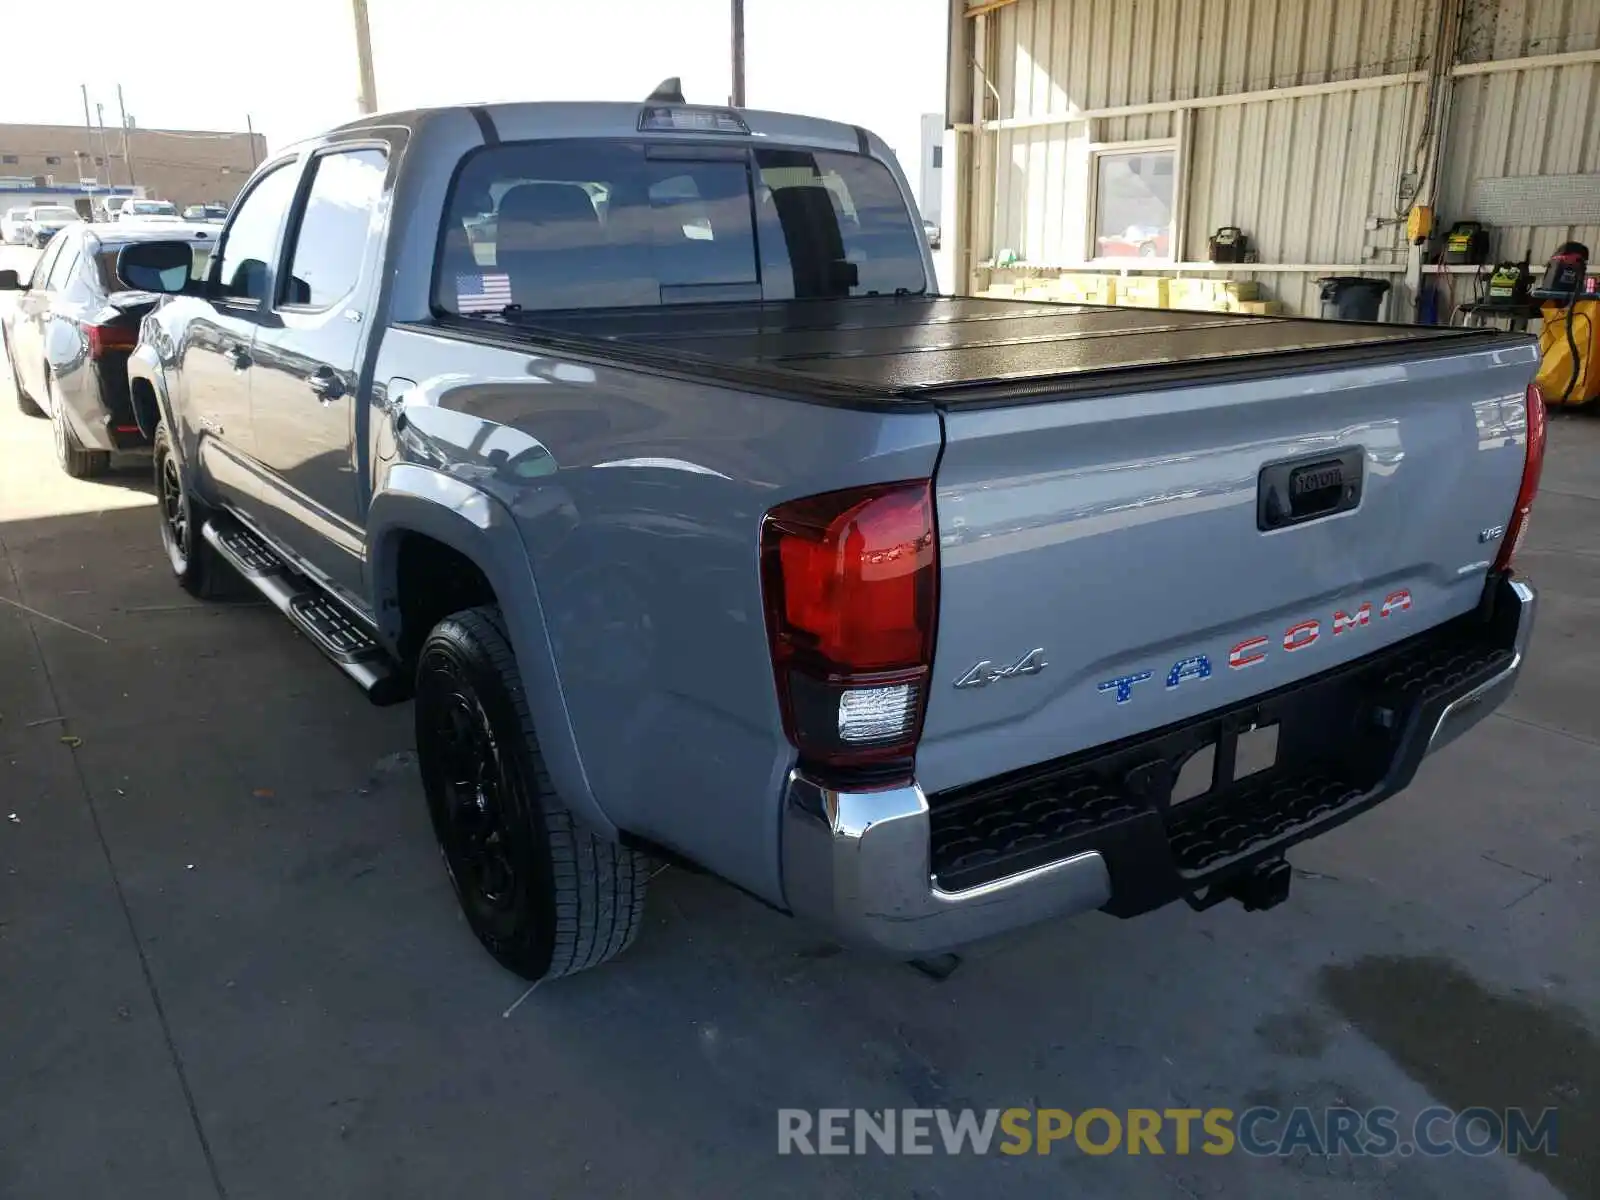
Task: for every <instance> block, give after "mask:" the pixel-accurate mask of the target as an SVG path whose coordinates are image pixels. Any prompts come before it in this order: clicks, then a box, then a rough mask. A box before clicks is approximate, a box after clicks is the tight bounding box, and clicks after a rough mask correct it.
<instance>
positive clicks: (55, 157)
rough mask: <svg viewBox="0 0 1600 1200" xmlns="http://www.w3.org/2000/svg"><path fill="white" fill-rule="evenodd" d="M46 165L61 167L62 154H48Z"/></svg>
mask: <svg viewBox="0 0 1600 1200" xmlns="http://www.w3.org/2000/svg"><path fill="white" fill-rule="evenodd" d="M44 165H45V166H47V167H59V166H60V165H61V155H59V154H46V155H45V156H44Z"/></svg>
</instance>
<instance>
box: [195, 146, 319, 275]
mask: <svg viewBox="0 0 1600 1200" xmlns="http://www.w3.org/2000/svg"><path fill="white" fill-rule="evenodd" d="M299 174H300V172H299V171H298V170H297V164H296V163H293V162H288V163H284V164H283V165H282V166H281V167H274V168H273V169H272V171H270V172H269V173H268V174H266V175H264V176H262V177H261V179H260V180H259V181H258V182H257V183H256V185H255V187H253V188H251V189H250V192H249V194H248V195H247V196H245V198H244V199H243V201H241V202H240V204H239V208H238V210H237V211H236V212H235V213H234V217H233V223H232V224H231V225H229V226H228V231H227V233H226V235H225V236H224V240H223V243H222V261H221V262H220V263H219V264H218V271H217V276H216V278H217V284H218V288H219V291H220V293H221V296H222V298H223V299H226V300H253V301H257V302H260V301H264V300H266V299H267V296H268V294H269V291H270V288H271V280H272V255H273V251H274V250H275V249H276V248H277V245H278V231H279V230H280V229H281V228H282V227H283V218H284V215H285V214H286V213H287V212H288V211H289V205H290V203H291V202H292V201H293V200H294V189H295V183H296V181H297V180H298V178H299Z"/></svg>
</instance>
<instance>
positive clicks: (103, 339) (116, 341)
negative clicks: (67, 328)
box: [83, 325, 139, 358]
mask: <svg viewBox="0 0 1600 1200" xmlns="http://www.w3.org/2000/svg"><path fill="white" fill-rule="evenodd" d="M83 331H84V333H85V334H86V335H87V336H88V338H89V357H90V358H104V357H105V356H106V355H107V354H110V353H112V352H113V351H121V352H127V351H131V350H132V349H133V348H134V347H135V346H137V345H138V344H139V334H138V331H137V330H133V329H129V328H128V327H127V326H126V325H85V326H84V327H83Z"/></svg>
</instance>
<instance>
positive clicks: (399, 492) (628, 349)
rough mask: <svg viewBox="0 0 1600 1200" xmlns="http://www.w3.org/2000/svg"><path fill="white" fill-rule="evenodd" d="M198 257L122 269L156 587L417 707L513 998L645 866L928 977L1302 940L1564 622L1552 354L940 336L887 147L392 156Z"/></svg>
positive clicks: (1243, 321) (1181, 325) (515, 115)
mask: <svg viewBox="0 0 1600 1200" xmlns="http://www.w3.org/2000/svg"><path fill="white" fill-rule="evenodd" d="M163 245H164V244H163V243H161V242H145V243H142V244H138V245H130V246H129V247H127V248H126V249H124V250H123V251H122V252H121V257H122V262H121V264H120V274H121V275H122V277H123V278H124V279H126V280H128V281H129V283H130V286H135V287H140V288H145V289H148V290H149V291H151V292H153V293H160V294H162V295H163V296H164V297H165V299H164V300H163V302H162V303H161V304H160V306H159V307H158V308H156V309H155V310H154V311H153V312H151V313H150V314H149V315H148V316H146V317H145V319H144V321H143V327H142V332H141V340H140V344H139V346H138V348H137V351H136V352H135V353H134V355H133V359H132V364H131V366H130V374H131V378H132V389H133V393H132V394H133V396H134V399H135V405H136V409H137V415H138V419H139V421H140V422H141V423H142V426H143V427H144V428H145V429H146V431H147V432H148V434H149V436H150V437H151V438H152V439H153V442H154V447H155V472H156V479H157V483H158V490H159V496H160V513H161V536H162V539H163V544H164V546H165V549H166V554H167V557H168V558H169V559H170V561H171V565H172V570H173V572H174V573H175V574H176V576H177V578H178V579H179V581H181V583H182V584H183V586H184V587H186V588H188V589H190V590H191V591H193V592H195V593H197V594H200V595H208V594H211V593H213V592H216V591H219V590H221V589H223V588H225V587H227V586H230V585H237V583H238V581H239V577H242V578H243V579H244V580H245V581H248V583H249V584H250V585H252V586H253V587H254V588H255V589H256V590H257V591H259V592H260V593H261V594H262V595H263V596H265V597H266V598H267V599H268V600H269V601H271V602H272V603H273V604H274V605H276V606H277V607H278V608H279V609H280V610H282V612H283V613H284V614H285V615H286V617H287V618H288V620H289V621H290V622H292V624H293V625H294V626H295V627H297V628H298V629H299V631H300V632H301V633H302V634H304V636H306V637H307V638H309V639H310V641H311V642H312V643H314V644H315V645H316V646H317V647H318V648H319V649H320V650H321V651H322V652H323V653H324V654H325V655H326V656H327V657H328V658H330V659H331V660H332V661H333V662H334V663H335V664H337V666H338V667H339V668H340V669H342V670H343V671H344V673H345V674H346V675H348V676H349V677H350V678H351V679H353V680H354V681H355V682H356V683H357V684H358V685H359V686H360V687H361V688H363V689H364V690H365V691H366V692H367V693H368V695H369V696H370V697H371V698H372V699H373V700H374V701H375V702H378V703H394V702H399V701H405V700H413V701H414V706H415V708H414V711H415V729H416V746H417V755H418V764H419V768H420V773H421V778H422V784H423V788H424V791H425V794H426V797H427V803H428V806H429V809H430V812H431V816H432V821H433V826H434V829H435V831H436V833H437V835H438V839H439V843H440V846H441V848H442V851H443V857H444V861H445V864H446V866H447V868H448V872H449V876H450V879H451V880H452V882H453V884H454V887H455V889H456V892H457V895H458V897H459V900H460V903H461V905H462V907H463V909H464V911H465V913H466V916H467V919H468V922H469V923H470V925H471V928H472V929H473V931H474V932H475V933H476V934H477V936H478V937H479V939H480V940H481V941H482V942H483V944H484V945H485V947H487V949H488V950H489V951H490V952H491V953H493V954H494V956H495V957H496V958H497V959H499V961H500V962H502V963H503V964H505V965H506V966H507V967H509V968H510V969H512V970H514V971H516V972H519V973H521V974H522V975H524V976H527V977H529V978H533V979H540V978H546V977H552V976H557V975H561V974H565V973H569V972H572V971H576V970H580V969H582V968H585V967H589V966H593V965H595V964H597V963H599V962H601V961H603V960H605V959H607V958H609V957H610V956H612V955H613V954H615V953H616V952H618V951H619V950H621V949H622V948H623V947H625V946H626V945H627V944H628V943H629V941H630V940H631V939H632V938H633V936H634V934H635V932H636V931H637V929H638V928H639V925H640V923H641V919H642V911H643V903H644V894H645V886H646V881H647V878H648V876H649V874H650V870H651V867H650V864H651V863H654V862H669V863H678V864H683V865H690V866H693V867H694V868H696V869H700V870H703V871H705V872H708V873H710V874H712V875H715V876H717V877H720V878H721V879H724V880H726V881H729V882H731V883H732V884H734V885H736V886H737V887H739V888H741V889H743V890H744V891H746V892H747V893H749V894H751V895H754V896H756V897H758V898H760V899H761V900H763V901H765V902H766V903H768V904H770V905H772V906H774V907H777V908H779V909H781V910H784V911H786V912H789V913H793V914H795V915H797V916H801V917H804V918H808V919H812V920H816V921H819V922H821V923H823V924H824V925H826V926H827V927H828V928H830V929H831V930H833V931H834V933H835V935H836V936H837V937H838V938H839V939H840V940H843V941H849V942H852V943H857V944H862V945H866V946H869V947H876V948H878V949H880V950H882V951H886V952H888V953H891V954H894V955H897V956H900V957H902V958H905V959H910V960H922V959H928V958H931V957H933V956H936V955H940V954H943V953H944V952H946V951H949V950H951V949H952V948H955V947H959V946H962V945H964V944H967V943H970V942H972V941H974V940H977V939H981V938H985V937H987V936H990V935H993V934H997V933H1000V932H1002V931H1005V930H1008V929H1012V928H1015V927H1019V926H1022V925H1025V924H1028V923H1031V922H1037V921H1042V920H1045V919H1048V918H1056V917H1062V916H1066V915H1068V914H1073V913H1081V912H1086V911H1089V910H1095V909H1099V910H1103V911H1106V912H1108V913H1111V914H1114V915H1117V916H1122V917H1127V916H1133V915H1136V914H1139V913H1143V912H1147V911H1149V910H1152V909H1155V908H1157V907H1160V906H1162V905H1166V904H1168V903H1171V902H1174V901H1177V900H1180V899H1181V900H1185V901H1187V902H1189V903H1191V904H1193V905H1195V906H1196V907H1204V906H1207V905H1210V904H1213V903H1216V902H1220V901H1223V900H1227V899H1230V898H1231V899H1234V900H1237V901H1240V902H1242V903H1243V904H1244V905H1245V906H1246V907H1247V908H1257V909H1259V908H1267V907H1270V906H1271V905H1273V904H1276V903H1278V902H1280V901H1281V900H1282V899H1283V898H1284V896H1285V895H1286V894H1287V890H1288V886H1289V879H1290V872H1289V868H1288V865H1287V863H1286V861H1285V858H1284V855H1285V852H1286V851H1288V850H1289V849H1290V847H1292V846H1293V845H1294V844H1295V843H1297V842H1300V841H1302V840H1304V839H1306V838H1310V837H1313V836H1316V835H1318V834H1320V833H1322V832H1324V831H1326V830H1328V829H1331V828H1333V827H1334V826H1336V825H1339V824H1341V823H1342V822H1344V821H1346V820H1349V819H1350V818H1352V817H1354V816H1356V815H1357V814H1359V813H1361V812H1363V811H1364V810H1366V809H1369V808H1371V807H1373V806H1374V805H1376V804H1378V803H1380V802H1381V801H1383V800H1385V799H1386V798H1388V797H1390V796H1392V795H1394V794H1395V793H1396V792H1398V791H1400V790H1401V789H1403V788H1404V787H1405V786H1406V785H1407V784H1408V783H1409V782H1410V781H1411V779H1412V777H1413V776H1414V775H1415V773H1416V771H1417V768H1418V764H1419V763H1420V762H1421V761H1422V759H1423V757H1424V756H1425V755H1427V754H1428V753H1430V752H1431V751H1434V750H1436V749H1438V748H1439V747H1440V746H1442V745H1444V744H1445V743H1446V742H1448V741H1450V740H1451V739H1452V738H1454V737H1456V736H1458V735H1459V734H1460V733H1461V732H1462V731H1464V730H1466V729H1467V728H1468V727H1470V726H1471V725H1472V724H1473V723H1474V722H1476V721H1478V720H1479V719H1481V718H1482V717H1483V716H1484V715H1485V714H1486V713H1488V712H1489V711H1490V710H1491V709H1493V708H1494V707H1495V705H1496V704H1498V703H1499V702H1500V701H1501V700H1502V699H1503V698H1504V697H1505V696H1506V694H1507V693H1508V691H1509V690H1510V689H1511V687H1512V685H1513V682H1514V681H1515V679H1516V676H1517V672H1518V667H1519V665H1520V663H1521V661H1522V656H1523V652H1524V648H1525V646H1526V645H1527V641H1528V637H1529V634H1530V631H1531V629H1532V625H1533V615H1534V604H1535V594H1534V591H1533V589H1532V588H1531V587H1530V586H1529V585H1528V584H1527V583H1526V582H1525V581H1524V580H1522V579H1521V578H1520V577H1518V576H1517V575H1516V574H1515V573H1514V571H1513V557H1514V555H1515V552H1516V548H1517V545H1518V543H1519V541H1520V540H1521V538H1522V536H1523V534H1524V532H1525V530H1526V528H1527V521H1528V513H1529V508H1530V505H1531V503H1532V501H1533V497H1534V492H1535V490H1536V488H1537V485H1538V479H1539V469H1540V463H1541V460H1542V454H1543V448H1544V409H1543V405H1542V402H1541V400H1540V398H1539V396H1538V393H1537V392H1536V391H1535V390H1533V389H1532V388H1531V387H1530V385H1529V381H1530V379H1531V377H1532V376H1533V373H1534V370H1535V367H1536V361H1537V350H1536V347H1535V346H1534V344H1533V342H1532V341H1531V340H1530V339H1529V338H1527V337H1525V336H1520V335H1512V334H1508V333H1503V332H1498V331H1493V330H1484V329H1459V328H1424V327H1418V326H1405V325H1386V324H1376V323H1346V322H1338V321H1315V320H1299V319H1289V318H1283V317H1258V316H1249V315H1241V314H1232V313H1213V312H1184V311H1156V310H1143V309H1131V308H1104V307H1093V306H1084V305H1058V304H1049V303H1039V302H1024V301H1013V300H1002V299H984V298H974V297H954V296H944V295H939V294H936V289H935V287H934V284H933V279H934V275H933V266H932V262H931V260H930V257H929V253H928V248H927V245H926V239H925V238H924V237H923V236H922V229H921V226H920V223H919V218H918V216H917V214H916V211H915V208H914V206H913V204H912V203H911V201H910V199H909V191H908V188H907V185H906V181H905V179H904V178H903V176H902V175H901V173H900V171H899V168H898V167H897V166H896V164H895V159H894V156H893V155H892V154H891V153H890V151H889V150H888V148H887V147H886V146H885V144H884V143H883V142H882V141H881V140H880V139H879V138H877V137H875V136H874V135H872V134H870V133H868V132H866V131H864V130H862V129H859V128H856V127H853V126H849V125H841V124H834V123H831V122H827V121H821V120H812V119H807V118H802V117H796V116H786V115H781V114H776V113H767V112H756V111H746V110H736V109H726V108H710V107H703V106H694V105H689V104H686V103H684V102H683V100H682V97H681V95H680V94H678V93H677V92H676V90H675V89H674V88H672V87H671V86H666V87H664V88H663V89H659V90H658V91H657V93H656V94H655V95H653V96H652V97H651V98H650V99H649V100H647V101H646V102H644V103H642V104H641V103H618V104H596V103H584V104H532V103H530V104H505V105H491V106H466V107H454V108H437V109H429V110H425V111H414V112H400V113H390V114H382V115H376V116H369V117H364V118H362V119H360V120H357V121H355V122H353V123H350V124H347V125H343V126H340V127H339V128H337V129H335V130H333V131H331V132H330V133H328V134H326V135H324V136H321V137H318V138H315V139H313V140H311V141H308V142H306V143H304V144H302V145H299V146H296V147H293V148H291V149H288V150H285V151H283V152H282V153H279V154H277V155H275V156H273V157H272V158H271V159H270V160H269V161H267V162H265V163H264V164H263V165H262V166H261V167H260V169H259V170H257V171H256V173H255V174H254V176H253V178H252V179H251V181H250V182H249V184H248V186H247V187H246V189H245V190H244V192H243V193H242V195H241V196H240V199H239V201H238V204H237V205H236V206H235V207H234V209H233V210H232V212H231V213H230V214H229V217H228V221H227V224H226V226H225V227H224V228H223V229H222V231H221V233H220V235H219V244H218V249H217V250H216V252H215V253H214V255H213V257H212V259H211V264H210V272H209V275H208V276H207V277H206V278H205V279H204V280H199V281H193V282H191V281H189V280H188V279H187V273H186V271H184V270H182V269H181V268H183V267H185V266H186V265H187V264H188V262H189V261H190V259H189V253H190V252H189V247H188V245H187V244H185V243H182V242H173V243H172V244H171V245H170V246H167V247H166V248H165V249H163ZM1420 849H1422V848H1419V850H1420Z"/></svg>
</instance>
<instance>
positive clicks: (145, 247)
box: [117, 242, 194, 295]
mask: <svg viewBox="0 0 1600 1200" xmlns="http://www.w3.org/2000/svg"><path fill="white" fill-rule="evenodd" d="M193 268H194V251H193V250H192V249H191V248H190V246H189V243H188V242H134V243H133V244H132V245H131V246H124V247H123V248H122V249H121V250H119V251H118V252H117V274H118V276H120V277H121V279H122V282H123V283H125V284H127V285H128V286H129V287H130V288H133V289H134V290H136V291H141V292H166V293H167V294H169V295H176V294H177V293H179V292H182V291H184V290H185V289H186V288H187V287H188V286H189V272H190V271H191V270H193Z"/></svg>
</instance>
